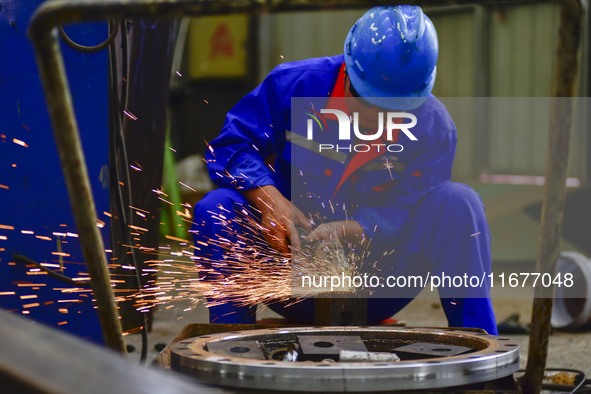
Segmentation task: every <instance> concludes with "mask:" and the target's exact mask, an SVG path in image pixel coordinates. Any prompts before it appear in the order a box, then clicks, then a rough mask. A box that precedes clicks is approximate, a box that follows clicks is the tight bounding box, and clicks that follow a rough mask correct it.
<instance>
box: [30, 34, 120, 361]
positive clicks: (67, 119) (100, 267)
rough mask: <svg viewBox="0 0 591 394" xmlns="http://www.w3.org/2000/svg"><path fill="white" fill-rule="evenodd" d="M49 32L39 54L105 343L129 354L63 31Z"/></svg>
mask: <svg viewBox="0 0 591 394" xmlns="http://www.w3.org/2000/svg"><path fill="white" fill-rule="evenodd" d="M46 33H47V34H44V35H41V36H38V37H37V40H36V41H35V42H34V44H35V50H36V53H35V54H36V57H37V64H38V67H39V73H40V74H41V81H42V82H43V88H44V90H45V99H46V101H47V108H48V111H49V116H50V118H51V123H52V126H53V131H54V137H55V141H56V144H57V148H58V153H59V158H60V163H61V166H62V171H63V173H64V177H65V181H66V186H67V189H68V195H69V196H70V204H71V206H72V211H73V213H74V219H75V222H76V228H77V230H78V234H79V236H80V244H81V247H82V253H83V255H84V259H85V260H86V265H87V267H88V273H89V275H90V285H91V287H92V290H93V292H94V296H95V298H96V303H97V307H98V315H99V320H100V324H101V328H102V332H103V337H104V340H105V343H106V345H107V346H108V347H109V348H111V349H113V350H115V351H119V352H121V353H123V354H125V344H124V342H123V336H122V332H121V325H120V323H119V316H118V314H117V308H116V305H115V300H114V296H113V289H112V288H111V280H110V275H109V270H108V268H107V258H106V255H105V247H104V244H103V240H102V238H101V234H100V232H99V229H98V227H97V216H96V209H95V204H94V199H93V196H92V189H91V187H90V181H89V178H88V170H87V168H86V161H85V158H84V152H83V151H82V144H81V142H80V134H79V133H78V126H77V124H76V119H75V117H74V111H73V107H72V97H71V95H70V89H69V86H68V81H67V78H66V72H65V69H64V63H63V58H62V55H61V52H60V48H59V45H58V41H57V29H55V28H53V29H51V30H49V31H47V32H46Z"/></svg>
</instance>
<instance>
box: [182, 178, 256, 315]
mask: <svg viewBox="0 0 591 394" xmlns="http://www.w3.org/2000/svg"><path fill="white" fill-rule="evenodd" d="M244 212H248V214H250V215H256V212H254V211H253V210H251V209H250V206H249V205H248V203H247V201H246V200H245V199H244V197H243V196H242V195H241V194H240V193H238V192H237V191H235V190H230V189H215V190H213V191H211V192H209V193H208V194H207V195H205V197H203V199H201V200H200V201H199V202H198V203H197V204H196V205H195V210H194V219H193V222H194V223H193V226H192V227H191V233H192V234H193V240H194V242H195V248H196V249H195V257H196V258H197V260H196V263H197V264H198V265H199V266H200V267H201V268H203V270H202V272H201V274H200V275H201V278H203V279H204V280H205V281H209V282H212V281H216V280H218V281H219V280H221V279H222V278H223V277H224V275H225V274H227V272H228V270H227V269H225V267H224V265H223V261H224V256H225V255H226V254H227V253H228V250H229V248H228V246H229V245H232V244H236V243H237V240H238V239H237V238H238V236H245V235H247V234H248V233H249V232H250V231H251V230H250V229H248V228H247V226H246V224H245V221H244V220H242V218H241V215H243V214H244ZM208 301H209V304H210V305H209V308H208V309H209V321H210V322H211V323H234V324H237V323H241V324H249V323H255V321H256V307H247V306H241V305H239V304H236V303H234V302H231V301H228V300H219V299H215V300H213V299H211V298H210V299H208Z"/></svg>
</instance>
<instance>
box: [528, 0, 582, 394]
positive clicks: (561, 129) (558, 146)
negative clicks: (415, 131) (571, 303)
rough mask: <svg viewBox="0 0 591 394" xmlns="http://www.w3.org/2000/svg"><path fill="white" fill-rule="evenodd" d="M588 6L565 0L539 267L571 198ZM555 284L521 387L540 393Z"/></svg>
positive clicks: (551, 262)
mask: <svg viewBox="0 0 591 394" xmlns="http://www.w3.org/2000/svg"><path fill="white" fill-rule="evenodd" d="M582 16H583V7H582V5H581V2H580V0H564V1H562V2H560V25H559V29H558V36H559V45H558V49H557V51H556V65H555V68H554V76H553V81H552V97H556V99H555V100H553V102H552V109H551V111H550V115H549V116H550V121H549V132H548V147H547V153H546V173H545V178H546V183H545V186H544V198H543V206H542V207H543V208H542V218H541V228H540V238H539V245H538V257H537V262H536V271H537V272H540V273H545V272H549V273H552V272H553V271H554V266H555V264H556V260H557V259H558V254H559V252H560V249H559V248H560V233H561V229H562V216H563V211H564V201H565V198H566V170H567V166H568V154H569V145H570V134H571V126H572V116H573V99H572V97H573V96H574V89H575V86H576V85H575V82H576V78H577V72H578V59H577V55H578V51H579V42H580V37H581V25H582ZM552 302H553V289H552V288H551V287H548V288H545V287H536V288H535V291H534V304H533V310H532V319H531V321H532V328H531V333H530V339H529V343H530V346H529V349H528V358H527V367H526V373H525V377H524V380H523V382H522V387H523V390H524V392H526V393H539V392H540V391H541V389H542V379H543V377H544V370H545V368H546V359H547V357H548V340H549V337H550V330H551V326H550V318H551V315H552Z"/></svg>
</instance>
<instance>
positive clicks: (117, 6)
mask: <svg viewBox="0 0 591 394" xmlns="http://www.w3.org/2000/svg"><path fill="white" fill-rule="evenodd" d="M553 2H554V3H557V4H558V5H559V6H560V14H561V18H560V26H559V41H560V42H561V45H560V46H559V47H558V50H557V52H556V62H555V73H554V76H553V84H552V96H553V97H572V96H573V92H574V86H575V80H576V75H577V72H578V60H577V54H578V49H579V41H580V32H581V24H582V21H581V19H582V15H583V9H582V5H581V1H580V0H554V1H553ZM400 3H411V4H419V5H425V6H427V5H428V6H438V5H441V6H449V5H463V4H494V3H503V4H505V5H511V4H523V3H534V1H530V0H514V1H510V0H508V1H492V0H488V1H482V0H480V1H478V0H455V1H454V0H436V1H426V0H425V1H402V2H400V1H369V0H341V1H338V0H327V1H314V0H127V1H126V0H102V1H99V0H49V1H47V2H45V3H43V4H42V5H41V6H40V7H39V8H38V9H37V11H36V12H35V14H34V15H33V17H32V20H31V23H30V26H29V37H30V39H31V41H32V42H33V45H34V48H35V52H36V58H37V63H38V67H39V72H40V76H41V80H42V83H43V87H44V90H45V96H46V101H47V106H48V110H49V115H50V118H51V122H52V126H53V130H54V135H55V139H56V144H57V147H58V151H59V156H60V161H61V165H62V170H63V172H64V176H65V179H66V185H67V188H68V193H69V196H70V202H71V205H72V210H73V212H74V218H75V221H76V226H77V228H78V232H79V234H80V243H81V246H82V251H83V255H84V258H85V260H86V264H87V266H88V270H89V274H90V277H91V285H92V288H93V291H94V295H95V297H96V300H97V304H98V310H99V319H100V322H101V327H102V330H103V336H104V338H105V342H106V344H107V346H108V347H110V348H112V349H115V350H118V351H120V352H122V353H124V352H125V350H124V344H123V340H122V334H121V326H120V324H119V320H118V315H117V310H116V305H115V301H114V297H113V291H112V289H111V287H110V281H109V271H108V268H107V260H106V256H105V254H104V246H103V242H102V239H101V236H100V233H99V231H98V229H97V227H96V210H95V205H94V201H93V197H92V191H91V188H90V182H89V178H88V172H87V169H86V163H85V159H84V154H83V151H82V147H81V143H80V135H79V131H78V125H77V123H76V119H75V116H74V110H73V105H72V98H71V95H70V90H69V87H68V82H67V78H66V73H65V69H64V64H63V58H62V54H61V52H60V47H59V43H58V38H57V34H56V32H57V27H58V26H61V25H64V24H68V23H72V22H87V21H98V20H105V19H117V18H138V17H158V18H163V17H167V18H174V17H182V16H186V15H214V14H227V13H236V12H253V13H257V12H279V11H298V10H300V11H301V10H319V9H351V8H368V7H369V6H373V5H378V4H400ZM537 3H539V2H537ZM557 102H558V103H560V104H559V105H560V107H559V106H558V104H557V106H556V108H553V110H552V112H551V113H550V127H549V147H550V148H549V149H551V150H548V155H547V162H546V186H545V190H544V200H543V201H544V203H543V210H542V224H541V230H540V238H539V253H538V260H537V265H536V267H537V269H538V270H539V271H540V272H548V271H550V270H551V269H552V267H553V265H554V262H555V261H556V257H557V256H558V252H559V250H558V244H559V242H558V241H559V236H560V230H561V226H562V211H563V209H564V200H565V195H566V189H565V179H566V165H567V162H568V153H569V140H570V131H571V125H572V100H558V101H557ZM536 297H537V298H536V299H535V300H534V310H533V314H532V325H533V327H534V328H533V330H532V335H531V338H530V343H535V344H537V345H539V346H535V348H534V347H533V346H530V348H529V358H528V359H529V361H528V368H527V373H526V379H525V383H524V388H526V389H527V390H528V392H539V391H540V388H541V380H542V376H543V370H544V368H545V363H546V357H547V345H548V337H549V330H550V313H551V309H552V294H551V293H544V294H541V293H537V294H536Z"/></svg>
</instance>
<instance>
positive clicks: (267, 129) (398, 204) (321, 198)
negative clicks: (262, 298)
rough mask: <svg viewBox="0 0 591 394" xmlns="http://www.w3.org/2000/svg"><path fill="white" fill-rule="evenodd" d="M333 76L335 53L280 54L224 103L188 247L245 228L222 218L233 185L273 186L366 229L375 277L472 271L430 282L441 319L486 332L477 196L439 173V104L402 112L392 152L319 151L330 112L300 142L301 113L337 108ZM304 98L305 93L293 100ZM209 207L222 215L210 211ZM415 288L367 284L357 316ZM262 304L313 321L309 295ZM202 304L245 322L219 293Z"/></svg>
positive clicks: (449, 127)
mask: <svg viewBox="0 0 591 394" xmlns="http://www.w3.org/2000/svg"><path fill="white" fill-rule="evenodd" d="M343 86H344V63H343V56H342V55H340V56H334V57H323V58H315V59H308V60H303V61H298V62H293V63H286V64H282V65H280V66H278V67H276V68H275V69H274V70H273V71H272V72H271V73H270V74H269V75H268V76H267V77H266V78H265V80H264V81H263V82H262V83H261V84H260V85H259V86H258V87H257V88H255V89H254V90H253V91H252V92H251V93H249V94H248V95H246V96H245V97H244V98H243V99H242V100H240V101H239V102H238V103H237V104H236V105H235V106H234V107H233V108H232V109H231V110H230V111H229V112H228V114H227V116H226V121H225V124H224V126H223V129H222V131H221V133H220V135H219V136H218V137H217V138H216V139H214V140H213V141H211V143H210V146H209V150H208V152H207V154H206V161H207V165H208V170H209V173H210V176H211V178H212V180H213V181H214V182H215V183H216V184H217V186H218V187H219V188H217V189H215V190H213V191H211V192H210V193H208V194H207V195H206V196H205V197H204V198H203V199H202V200H201V201H200V202H199V203H198V204H197V205H196V207H195V217H194V223H195V224H194V226H193V228H192V233H193V237H194V240H195V242H196V245H198V243H199V242H200V241H201V245H204V244H205V243H207V241H208V240H209V239H216V238H220V237H225V238H227V237H231V234H233V233H234V234H244V233H247V232H249V231H253V230H252V229H251V228H245V227H243V225H242V224H241V221H239V220H237V221H235V222H233V221H232V218H233V215H240V211H241V210H243V209H245V208H246V209H249V203H248V201H247V200H246V199H245V197H244V196H243V195H242V193H241V192H240V190H245V189H251V188H256V187H259V186H264V185H274V186H275V187H277V189H278V190H279V191H280V192H281V193H282V194H283V195H284V196H286V197H287V199H289V200H291V201H293V203H294V204H295V205H296V206H297V207H298V208H300V209H301V210H302V211H303V212H304V213H307V214H310V215H316V218H317V221H316V224H319V222H322V221H324V222H330V221H335V220H345V219H348V220H355V221H357V222H358V223H359V224H360V225H361V227H362V228H363V230H364V232H365V236H366V237H367V238H368V239H371V243H370V245H371V250H372V254H371V255H372V256H373V257H372V258H373V259H374V261H373V263H372V266H375V267H378V268H379V273H380V274H381V275H383V276H386V275H392V274H395V275H422V276H423V277H426V275H427V274H428V275H440V276H441V275H443V274H445V275H450V276H465V275H469V276H473V277H478V278H482V279H483V281H481V282H480V285H479V286H475V287H476V288H474V287H470V286H468V287H467V288H461V289H460V288H458V287H453V286H450V287H449V288H447V289H439V296H440V299H441V304H442V307H443V309H444V311H445V314H446V317H447V319H448V324H449V325H450V326H453V327H477V328H482V329H485V330H486V331H487V332H488V333H491V334H496V333H497V329H496V324H495V316H494V312H493V309H492V304H491V300H490V297H489V287H488V281H486V277H487V275H488V274H489V273H490V272H491V257H490V234H489V231H488V225H487V222H486V218H485V214H484V208H483V205H482V202H481V200H480V197H479V196H478V195H477V194H476V193H475V192H474V191H473V190H472V189H470V188H469V187H468V186H466V185H462V184H458V183H453V182H451V181H450V177H451V168H452V162H453V157H454V154H455V147H456V129H455V125H454V123H453V121H452V119H451V117H450V115H449V114H448V112H447V110H446V109H445V107H444V106H443V104H442V103H441V102H440V101H439V100H437V99H436V98H435V97H434V96H432V95H430V96H429V97H428V98H427V99H426V101H425V103H424V104H423V105H422V106H420V107H419V108H417V109H415V110H412V111H407V112H409V113H412V114H414V115H415V116H416V118H417V120H418V121H417V124H416V126H415V127H414V128H413V129H412V133H413V134H414V135H415V136H416V137H417V139H418V141H410V140H409V139H408V137H407V135H405V134H404V133H395V135H394V138H393V139H392V140H388V141H383V142H384V144H387V143H394V142H397V143H399V144H400V145H402V146H403V150H402V151H400V152H389V151H386V149H385V148H383V149H382V150H381V153H380V154H376V155H373V156H371V155H370V156H369V157H370V159H368V158H367V157H368V156H367V153H364V154H362V153H356V152H354V151H352V152H348V151H347V149H346V147H345V148H343V149H338V150H335V149H332V150H330V149H325V150H323V151H322V152H319V150H318V145H319V144H321V143H327V144H328V143H329V142H332V143H334V141H335V138H334V137H335V135H336V134H335V133H336V129H335V126H336V124H337V122H336V120H335V119H334V118H332V119H331V117H330V116H325V117H322V118H321V119H320V120H319V121H318V122H317V123H318V124H319V125H320V124H322V126H321V127H322V130H321V131H318V130H317V132H316V133H315V137H314V141H310V140H309V139H307V138H306V122H307V119H309V116H308V115H310V114H315V115H321V114H320V113H319V112H318V109H319V108H318V107H319V106H324V107H329V108H332V104H331V100H333V101H334V103H335V105H336V106H339V105H341V106H342V104H340V103H342V101H343V100H342V99H341V100H340V101H339V99H338V98H339V97H342V96H343V95H344V88H343ZM292 98H316V99H310V100H308V101H306V100H307V99H294V101H292ZM311 100H316V101H314V102H312V103H311V105H309V106H307V107H306V108H302V106H303V105H305V103H309V102H310V101H311ZM318 100H320V102H318ZM322 100H324V102H322ZM296 107H297V108H296ZM341 109H343V110H346V108H341ZM306 111H307V112H306ZM314 111H316V112H314ZM296 112H297V113H296ZM302 114H304V115H302ZM306 114H307V115H306ZM307 116H308V117H307ZM316 119H318V116H317V117H316ZM325 146H328V145H325ZM384 146H385V145H384ZM363 155H365V158H363V157H362V156H363ZM329 206H330V209H329V208H327V207H329ZM335 206H336V207H339V206H342V207H344V206H346V209H334V207H335ZM216 213H222V214H223V215H224V217H225V218H226V219H227V221H225V222H224V224H221V223H220V222H219V221H216V220H214V219H213V218H212V215H215V214H216ZM228 226H230V227H232V228H230V229H228ZM228 230H230V231H228ZM224 253H227V252H226V251H224V250H223V249H222V248H219V247H216V246H215V245H210V246H209V247H207V248H203V247H200V248H199V250H197V251H196V255H201V256H202V257H204V260H203V261H210V262H211V261H222V260H223V259H224ZM376 256H377V257H376ZM473 284H474V283H473ZM420 291H421V289H420V288H412V289H409V288H405V289H396V288H387V289H379V291H376V292H375V296H374V297H370V298H369V299H368V311H367V313H368V324H378V323H379V322H380V321H383V320H385V319H387V318H389V317H390V316H392V315H393V314H395V313H396V312H398V311H399V310H401V309H402V308H403V307H404V306H406V305H407V304H408V303H409V302H410V301H411V300H412V299H413V297H415V296H416V295H417V294H418V293H419V292H420ZM271 308H272V309H274V310H275V311H277V312H279V313H280V314H282V315H283V316H285V317H287V318H288V319H289V320H290V321H292V322H295V323H304V324H310V323H312V322H313V317H314V312H313V304H312V302H311V300H305V301H304V302H300V303H298V304H295V305H291V306H289V307H285V306H282V305H280V304H274V305H271ZM209 309H210V321H211V322H218V323H253V322H254V321H255V314H254V308H252V307H244V306H237V305H234V304H233V303H231V302H228V303H225V304H222V305H216V306H212V307H210V308H209Z"/></svg>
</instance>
